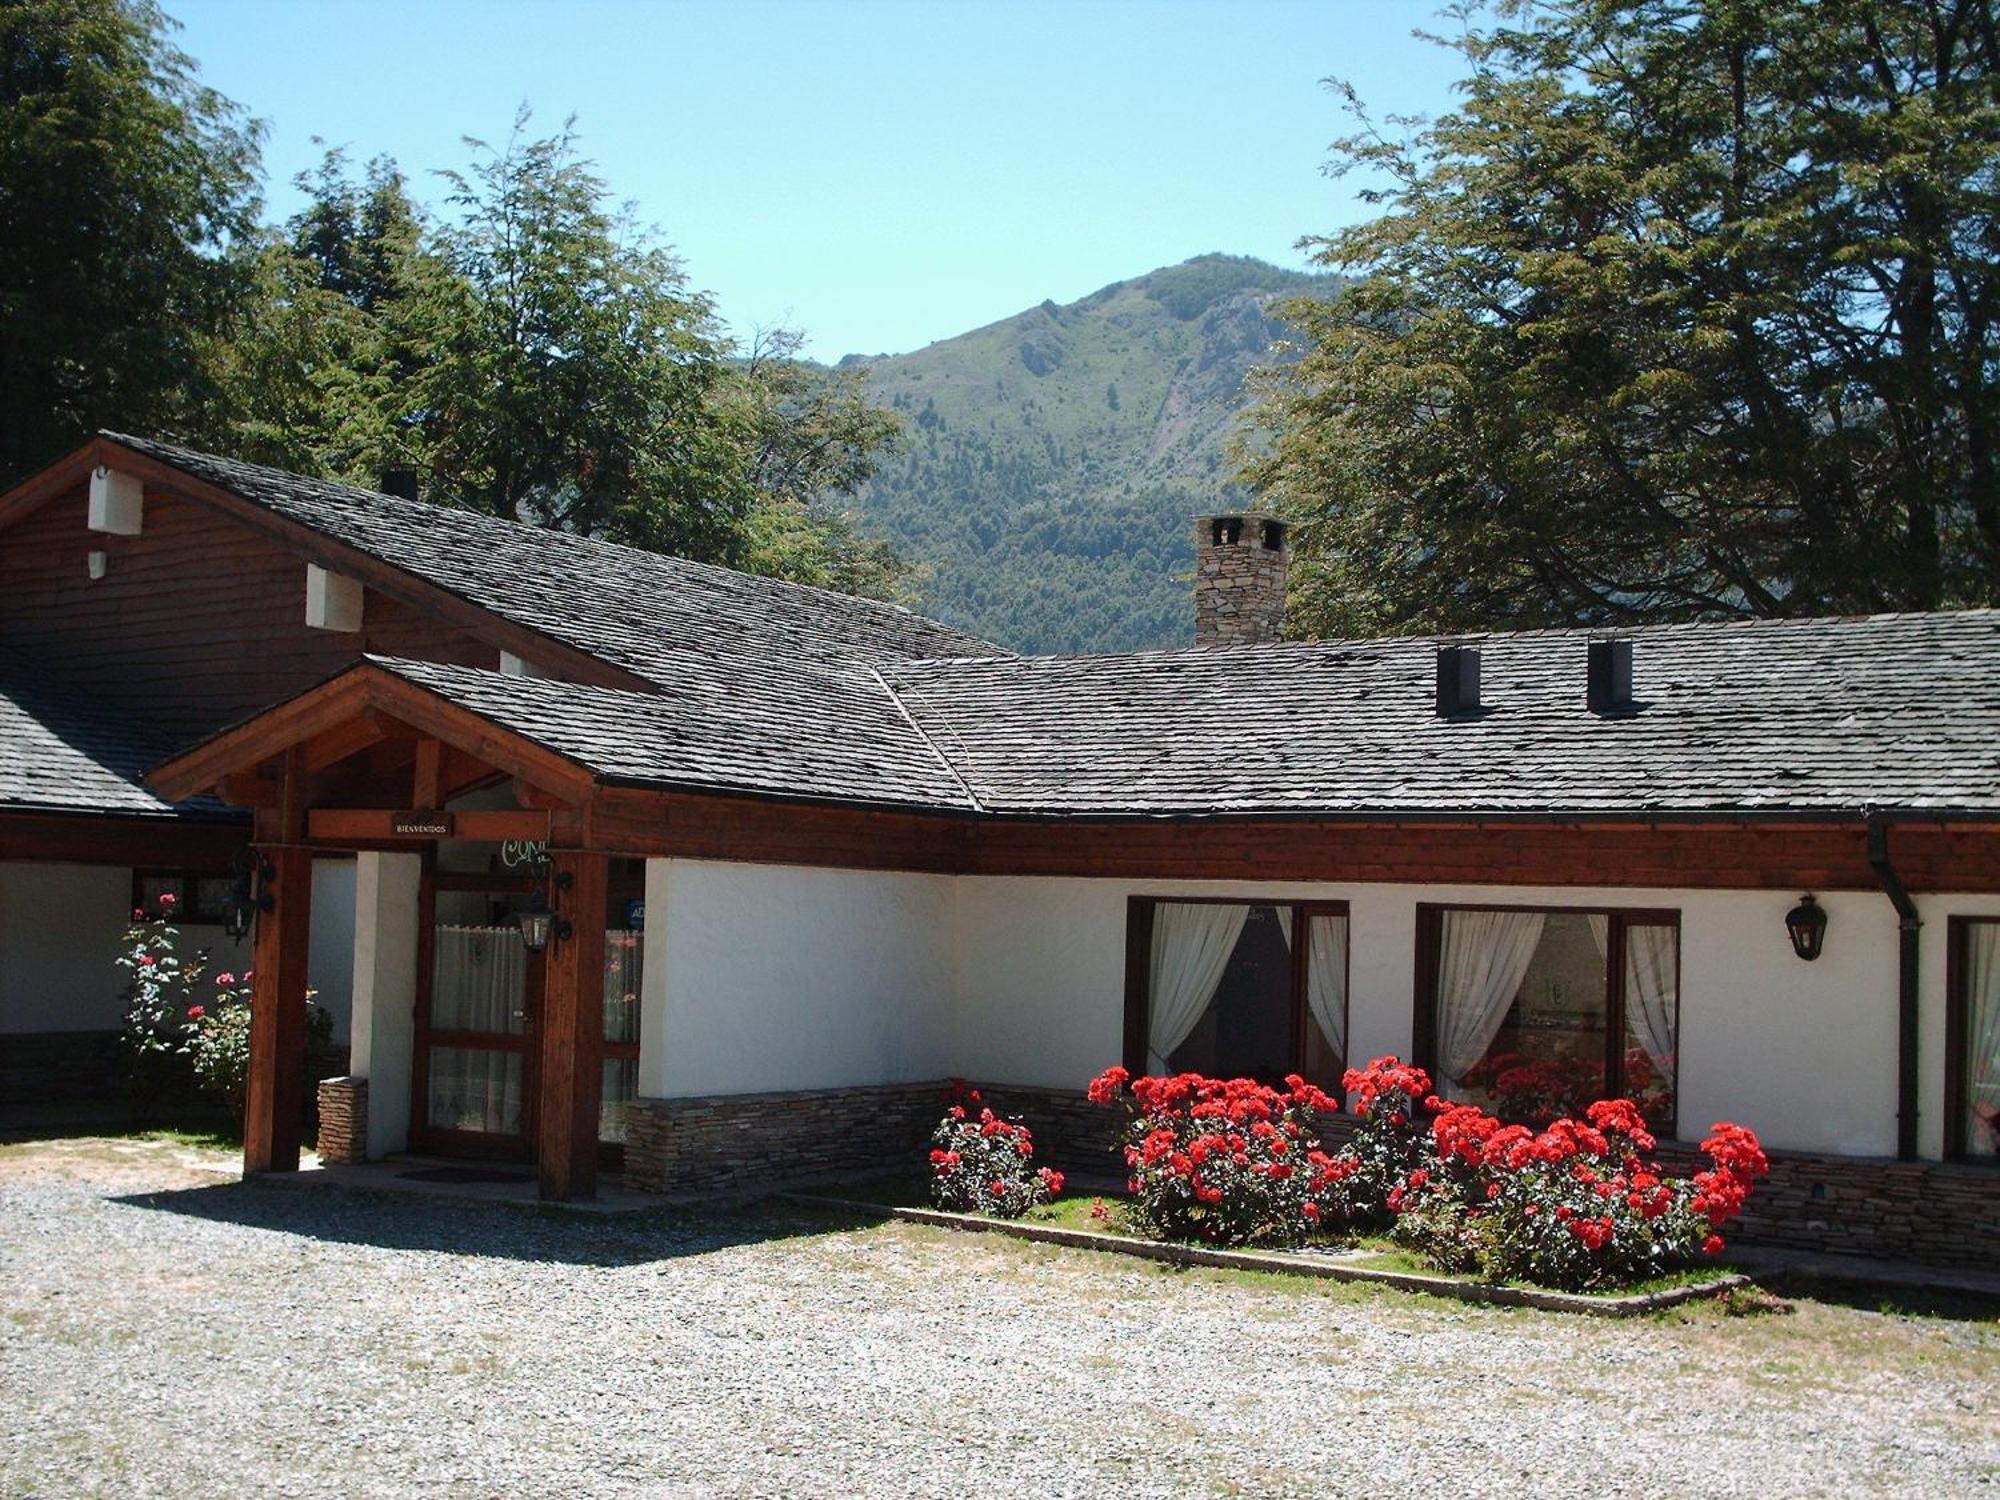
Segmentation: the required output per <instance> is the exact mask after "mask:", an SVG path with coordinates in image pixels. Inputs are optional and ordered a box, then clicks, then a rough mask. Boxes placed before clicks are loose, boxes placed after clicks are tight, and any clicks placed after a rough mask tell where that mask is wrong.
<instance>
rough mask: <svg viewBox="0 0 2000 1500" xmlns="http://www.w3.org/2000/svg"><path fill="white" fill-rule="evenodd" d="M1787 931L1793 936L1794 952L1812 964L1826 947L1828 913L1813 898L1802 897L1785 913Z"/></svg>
mask: <svg viewBox="0 0 2000 1500" xmlns="http://www.w3.org/2000/svg"><path fill="white" fill-rule="evenodd" d="M1785 931H1786V932H1788V933H1790V934H1791V937H1792V952H1794V953H1796V954H1798V956H1799V957H1800V958H1803V959H1804V960H1805V961H1806V962H1807V963H1811V962H1812V961H1813V960H1814V959H1816V958H1818V957H1819V953H1820V949H1821V948H1822V947H1824V946H1825V945H1826V912H1825V910H1824V909H1823V908H1822V907H1821V906H1820V904H1819V902H1817V901H1815V900H1814V899H1813V898H1812V897H1811V896H1801V897H1799V904H1798V905H1797V906H1795V907H1793V908H1792V909H1791V910H1790V911H1788V912H1786V913H1785Z"/></svg>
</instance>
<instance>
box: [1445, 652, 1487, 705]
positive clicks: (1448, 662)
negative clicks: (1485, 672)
mask: <svg viewBox="0 0 2000 1500" xmlns="http://www.w3.org/2000/svg"><path fill="white" fill-rule="evenodd" d="M1478 710H1479V648H1478V647H1477V646H1440V647H1438V665H1437V711H1438V716H1439V717H1440V718H1445V719H1449V718H1452V717H1453V716H1455V715H1458V714H1470V713H1477V712H1478Z"/></svg>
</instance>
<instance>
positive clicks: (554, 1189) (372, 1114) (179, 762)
mask: <svg viewBox="0 0 2000 1500" xmlns="http://www.w3.org/2000/svg"><path fill="white" fill-rule="evenodd" d="M152 780H153V781H154V784H155V785H156V786H158V787H160V788H161V789H162V790H163V791H164V792H166V793H167V794H168V795H175V796H187V795H192V794H194V793H196V792H201V791H206V790H213V791H215V792H216V793H217V794H218V795H220V796H221V797H222V798H223V799H224V800H226V801H228V802H230V803H232V804H234V805H237V806H242V807H248V808H250V809H251V810H252V812H253V816H254V834H253V848H254V850H255V851H256V856H257V859H256V865H257V870H256V876H255V881H254V887H253V889H251V890H250V891H249V892H247V893H245V894H246V896H247V898H248V899H249V900H250V901H251V902H252V904H253V906H254V907H255V922H256V932H255V940H254V958H255V967H254V970H253V972H254V975H255V979H254V986H255V989H254V996H253V1004H252V1024H251V1057H250V1076H249V1091H248V1105H247V1110H246V1118H245V1127H244V1128H245V1137H244V1168H245V1170H246V1171H250V1172H285V1171H293V1170H296V1169H297V1167H298V1164H299V1153H300V1146H301V1136H302V1130H303V1122H304V1116H305V1111H304V1099H303V1089H304V1056H305V1018H306V1005H305V1000H306V961H307V949H308V943H309V936H310V927H311V870H312V859H313V856H314V855H315V854H316V853H321V854H323V853H324V852H325V851H327V850H330V849H340V850H348V851H352V852H354V854H355V855H356V859H357V871H356V891H355V905H356V912H355V930H356V937H355V964H356V969H355V976H354V1013H353V1032H352V1073H353V1076H354V1077H355V1078H357V1079H365V1080H367V1085H368V1087H367V1091H366V1095H365V1097H366V1099H367V1104H366V1106H365V1109H366V1114H367V1116H368V1118H367V1119H366V1122H365V1125H363V1126H362V1137H363V1139H364V1140H365V1146H366V1154H367V1155H369V1156H371V1157H373V1156H380V1155H383V1154H385V1153H387V1152H390V1151H397V1150H406V1149H419V1150H425V1151H429V1152H448V1153H451V1154H454V1155H467V1156H475V1157H485V1158H501V1159H510V1160H517V1161H524V1162H529V1163H532V1164H533V1166H534V1168H535V1172H536V1175H537V1179H538V1186H539V1192H540V1195H541V1196H542V1197H544V1198H551V1199H570V1198H587V1197H590V1196H591V1195H592V1194H593V1193H594V1192H595V1189H596V1183H597V1174H598V1171H599V1166H600V1162H601V1160H604V1159H605V1158H607V1157H608V1158H609V1159H610V1160H612V1161H614V1162H615V1160H616V1151H617V1145H618V1140H617V1130H616V1123H615V1120H614V1121H613V1123H612V1127H611V1129H610V1130H609V1131H608V1132H607V1131H606V1128H605V1118H604V1113H605V1112H604V1109H603V1105H604V1101H605V1099H606V1096H607V1092H609V1094H610V1095H611V1096H612V1098H613V1099H614V1101H615V1100H616V1098H617V1096H618V1095H620V1094H623V1095H624V1096H626V1097H629V1096H630V1091H631V1088H632V1080H633V1076H634V1075H635V1074H636V1070H637V1051H638V1033H637V1016H638V1009H639V1007H638V1005H637V1004H636V992H637V960H638V942H637V931H636V928H637V925H638V924H637V921H636V920H635V919H636V918H637V914H638V912H639V911H640V910H641V909H642V908H641V907H640V905H639V897H640V891H639V880H640V877H639V875H638V873H637V867H636V865H635V864H633V863H632V862H629V861H620V862H618V865H619V868H618V870H617V872H616V874H615V875H614V871H613V864H614V861H613V860H612V858H611V856H610V855H609V854H608V853H607V852H605V851H603V850H600V849H594V848H592V847H590V846H589V843H588V840H587V839H586V837H585V827H586V824H587V821H588V820H587V818H586V816H585V813H584V805H585V803H586V801H587V798H588V794H589V790H590V787H591V778H590V776H589V773H588V772H586V771H584V770H582V769H581V768H580V767H577V766H575V765H573V764H571V763H570V762H568V761H566V760H564V759H563V758H562V757H560V756H557V755H555V754H553V753H551V752H549V751H547V750H546V749H543V748H542V747H540V746H537V745H535V744H534V743H532V742H531V741H529V740H527V739H526V738H524V737H522V736H519V735H515V734H512V733H509V732H507V731H504V730H499V729H497V728H496V727H495V726H493V725H492V724H490V723H489V722H487V721H485V720H482V719H480V718H479V717H477V716H476V715H474V714H471V713H469V712H468V711H466V710H464V709H462V708H460V707H458V706H456V705H453V704H450V703H448V702H445V701H443V700H441V699H439V698H437V697H435V696H434V695H431V694H428V693H426V692H424V691H423V690H422V689H420V688H418V687H415V686H413V685H412V684H410V683H408V682H405V681H403V680H401V679H399V678H397V677H395V676H394V675H393V674H392V673H388V672H384V671H381V670H379V669H377V668H374V667H373V666H372V664H364V665H363V666H360V667H357V668H355V669H353V670H351V671H350V672H348V673H345V674H343V675H342V676H340V677H338V678H335V679H333V680H332V681H330V682H328V683H325V684H322V685H321V686H320V687H318V688H315V689H312V690H311V691H309V692H307V693H305V694H302V695H301V696H300V697H298V698H295V699H292V700H290V701H289V702H287V703H285V704H282V705H280V706H278V707H276V708H274V709H271V710H269V711H267V712H265V713H264V714H262V715H259V716H258V717H257V718H255V719H253V720H251V721H249V722H247V723H246V724H244V725H241V726H239V727H238V728H236V729H234V730H230V731H227V732H225V733H224V734H222V735H219V736H217V737H215V738H214V739H211V740H209V741H207V742H205V743H204V744H203V745H201V746H199V747H197V748H196V749H194V750H192V751H190V752H188V753H186V754H185V755H183V756H181V757H179V758H178V759H176V760H175V761H173V762H171V763H170V764H168V765H167V766H164V767H161V768H160V769H159V770H157V771H156V772H155V773H154V776H153V778H152ZM614 903H615V904H616V905H617V906H618V908H619V912H620V914H621V915H620V916H618V917H617V918H615V919H614V914H613V910H612V908H613V905H614ZM624 913H630V915H623V914H624ZM607 953H609V954H610V955H611V956H612V957H614V958H616V959H617V960H618V962H617V963H616V964H610V963H608V962H607ZM613 984H615V985H616V986H617V989H618V993H617V994H616V995H615V996H613V1008H612V1010H611V1012H610V1017H609V1024H607V1008H606V991H607V988H608V987H610V986H611V985H613ZM626 995H632V996H633V997H634V999H633V1000H632V1001H625V1000H624V997H625V996H626ZM607 1077H608V1078H609V1081H610V1089H609V1090H608V1091H607V1088H606V1081H607ZM607 1133H608V1134H609V1135H610V1136H611V1137H612V1138H611V1139H610V1140H608V1141H604V1142H602V1144H601V1142H600V1137H601V1135H604V1134H607ZM605 1148H608V1149H605Z"/></svg>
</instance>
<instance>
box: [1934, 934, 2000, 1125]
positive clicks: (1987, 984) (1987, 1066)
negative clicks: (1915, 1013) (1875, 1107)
mask: <svg viewBox="0 0 2000 1500" xmlns="http://www.w3.org/2000/svg"><path fill="white" fill-rule="evenodd" d="M1950 930H1951V943H1952V955H1951V963H1950V966H1949V977H1950V981H1951V990H1950V994H1949V995H1948V996H1947V1006H1946V1017H1945V1032H1946V1047H1947V1059H1946V1080H1945V1085H1946V1090H1947V1092H1948V1094H1949V1096H1950V1097H1949V1100H1948V1103H1947V1114H1946V1120H1945V1130H1946V1141H1945V1146H1946V1151H1947V1154H1949V1155H1951V1156H1955V1157H1960V1158H1963V1159H1966V1160H1970V1161H1986V1162H2000V918H1980V917H1954V918H1952V920H1951V929H1950Z"/></svg>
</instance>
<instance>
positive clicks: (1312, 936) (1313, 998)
mask: <svg viewBox="0 0 2000 1500" xmlns="http://www.w3.org/2000/svg"><path fill="white" fill-rule="evenodd" d="M1306 943H1307V947H1306V1009H1307V1011H1308V1012H1310V1013H1311V1015H1312V1018H1313V1020H1314V1021H1315V1022H1316V1023H1317V1024H1318V1026H1319V1031H1320V1035H1321V1036H1323V1037H1325V1038H1326V1041H1327V1045H1328V1046H1330V1047H1332V1048H1333V1051H1334V1055H1335V1056H1336V1057H1338V1058H1340V1059H1342V1060H1343V1061H1345V1060H1346V1057H1347V918H1346V917H1344V916H1316V917H1313V918H1311V919H1310V920H1309V921H1308V922H1307V923H1306Z"/></svg>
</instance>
